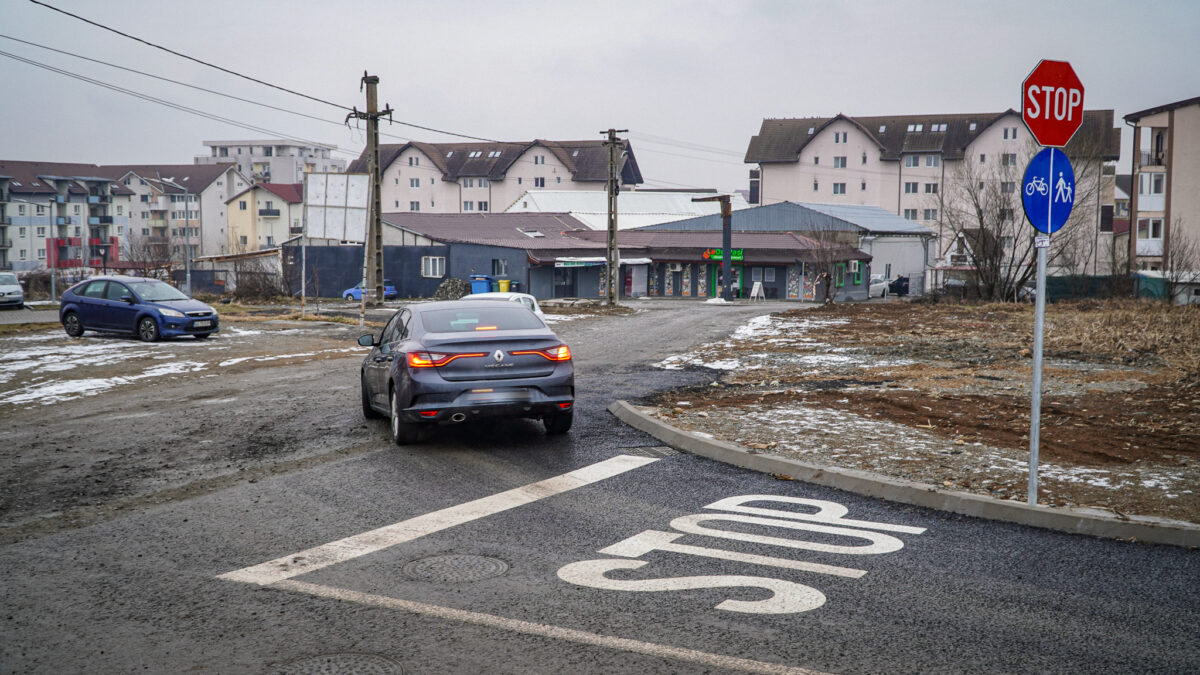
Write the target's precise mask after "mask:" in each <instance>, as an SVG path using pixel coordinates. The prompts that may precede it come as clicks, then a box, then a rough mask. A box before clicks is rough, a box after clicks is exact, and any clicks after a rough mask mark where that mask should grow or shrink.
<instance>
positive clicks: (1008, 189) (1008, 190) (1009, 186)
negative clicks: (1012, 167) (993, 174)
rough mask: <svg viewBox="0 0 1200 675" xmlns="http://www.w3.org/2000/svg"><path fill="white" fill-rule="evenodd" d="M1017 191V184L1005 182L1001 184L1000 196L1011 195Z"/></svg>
mask: <svg viewBox="0 0 1200 675" xmlns="http://www.w3.org/2000/svg"><path fill="white" fill-rule="evenodd" d="M1016 191H1017V184H1016V183H1014V182H1012V181H1004V182H1003V183H1001V184H1000V194H1005V195H1011V194H1013V193H1015V192H1016Z"/></svg>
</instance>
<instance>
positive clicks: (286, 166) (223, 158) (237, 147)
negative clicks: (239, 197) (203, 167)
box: [195, 139, 346, 183]
mask: <svg viewBox="0 0 1200 675" xmlns="http://www.w3.org/2000/svg"><path fill="white" fill-rule="evenodd" d="M204 146H205V147H207V148H208V149H209V154H207V155H198V156H197V157H196V158H195V163H196V164H234V165H235V166H236V167H237V170H238V171H239V172H241V174H242V175H243V176H247V177H249V179H250V181H251V182H254V183H302V182H304V174H306V173H342V172H344V171H345V170H346V160H344V159H337V158H334V157H331V156H330V153H331V152H333V151H334V150H337V146H335V145H324V144H312V145H307V144H301V143H296V142H295V141H288V140H281V139H274V140H261V141H204Z"/></svg>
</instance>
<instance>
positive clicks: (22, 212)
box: [17, 204, 25, 216]
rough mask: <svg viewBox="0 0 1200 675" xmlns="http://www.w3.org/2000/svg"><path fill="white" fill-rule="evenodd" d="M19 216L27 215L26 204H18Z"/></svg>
mask: <svg viewBox="0 0 1200 675" xmlns="http://www.w3.org/2000/svg"><path fill="white" fill-rule="evenodd" d="M17 215H18V216H23V215H25V205H24V204H17Z"/></svg>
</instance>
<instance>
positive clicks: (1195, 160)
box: [1125, 97, 1200, 271]
mask: <svg viewBox="0 0 1200 675" xmlns="http://www.w3.org/2000/svg"><path fill="white" fill-rule="evenodd" d="M1125 123H1126V124H1129V125H1131V126H1132V127H1133V157H1132V168H1131V173H1132V184H1131V186H1130V197H1131V200H1130V206H1129V209H1130V216H1129V217H1130V221H1131V222H1130V225H1131V227H1130V235H1131V236H1130V237H1129V249H1128V250H1129V262H1130V266H1131V267H1132V268H1133V269H1134V270H1149V271H1157V270H1163V271H1167V270H1169V269H1177V268H1179V267H1180V266H1181V265H1182V266H1184V267H1188V268H1190V269H1192V270H1198V269H1200V97H1197V98H1190V99H1187V100H1183V101H1177V102H1175V103H1168V104H1166V105H1161V106H1157V107H1154V108H1149V109H1147V110H1142V111H1139V112H1135V113H1130V114H1128V115H1126V116H1125ZM1184 258H1186V259H1184Z"/></svg>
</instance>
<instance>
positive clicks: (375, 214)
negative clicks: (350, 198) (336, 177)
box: [346, 71, 392, 305]
mask: <svg viewBox="0 0 1200 675" xmlns="http://www.w3.org/2000/svg"><path fill="white" fill-rule="evenodd" d="M364 85H365V86H366V89H367V111H366V112H365V113H364V112H359V111H358V110H357V109H355V111H354V112H352V113H350V114H349V115H347V116H346V119H347V120H349V119H350V118H352V117H353V118H356V119H360V120H366V121H367V173H368V174H370V176H371V213H370V216H369V220H368V221H367V252H366V257H365V260H364V267H366V269H367V274H366V276H367V278H366V287H365V288H363V302H364V304H365V302H366V297H367V289H373V290H374V293H375V302H374V304H376V305H382V304H383V214H382V209H381V208H380V206H381V203H382V201H381V199H380V197H379V186H380V182H381V179H380V169H379V118H380V117H383V116H385V115H386V116H388V117H390V116H391V114H392V109H391V108H390V107H387V108H385V109H384V110H380V109H379V96H378V91H377V89H378V87H379V76H378V75H368V74H367V73H366V72H365V71H364V72H363V76H362V80H361V83H360V85H359V89H360V90H361V89H362V88H363V86H364Z"/></svg>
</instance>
